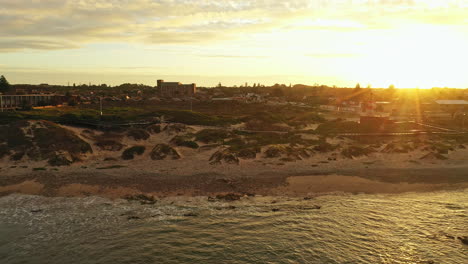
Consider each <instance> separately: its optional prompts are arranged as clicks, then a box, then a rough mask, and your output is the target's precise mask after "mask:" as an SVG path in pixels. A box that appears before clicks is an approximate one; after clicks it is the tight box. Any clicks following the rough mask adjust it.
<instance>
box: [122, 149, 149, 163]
mask: <svg viewBox="0 0 468 264" xmlns="http://www.w3.org/2000/svg"><path fill="white" fill-rule="evenodd" d="M145 150H146V148H145V147H144V146H134V147H131V148H128V149H126V150H124V152H122V159H124V160H132V159H134V157H135V155H143V153H145Z"/></svg>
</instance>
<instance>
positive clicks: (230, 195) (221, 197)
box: [216, 193, 241, 202]
mask: <svg viewBox="0 0 468 264" xmlns="http://www.w3.org/2000/svg"><path fill="white" fill-rule="evenodd" d="M240 198H241V195H240V194H237V193H228V194H218V195H216V199H218V200H225V201H228V202H231V201H237V200H240Z"/></svg>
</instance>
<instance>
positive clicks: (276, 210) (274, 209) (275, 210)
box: [271, 208, 280, 212]
mask: <svg viewBox="0 0 468 264" xmlns="http://www.w3.org/2000/svg"><path fill="white" fill-rule="evenodd" d="M279 210H280V209H278V208H273V209H271V211H272V212H278V211H279Z"/></svg>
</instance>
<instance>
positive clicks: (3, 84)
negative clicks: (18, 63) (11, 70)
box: [0, 75, 10, 93]
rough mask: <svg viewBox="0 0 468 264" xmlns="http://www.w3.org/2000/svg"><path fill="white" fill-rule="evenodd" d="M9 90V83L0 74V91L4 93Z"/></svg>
mask: <svg viewBox="0 0 468 264" xmlns="http://www.w3.org/2000/svg"><path fill="white" fill-rule="evenodd" d="M9 90H10V83H8V81H7V79H6V78H5V76H3V75H2V76H0V93H6V92H8V91H9Z"/></svg>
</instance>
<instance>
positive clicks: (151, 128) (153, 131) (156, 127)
mask: <svg viewBox="0 0 468 264" xmlns="http://www.w3.org/2000/svg"><path fill="white" fill-rule="evenodd" d="M146 130H148V131H149V132H150V133H151V134H159V133H161V125H151V126H149V127H147V128H146Z"/></svg>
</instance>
